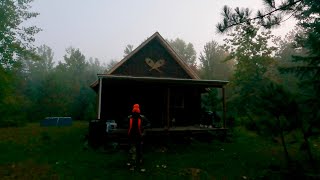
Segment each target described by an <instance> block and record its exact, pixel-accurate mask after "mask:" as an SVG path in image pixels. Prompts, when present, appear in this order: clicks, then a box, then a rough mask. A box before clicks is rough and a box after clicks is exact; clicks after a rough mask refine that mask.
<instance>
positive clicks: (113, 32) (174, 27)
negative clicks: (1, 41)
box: [28, 0, 294, 63]
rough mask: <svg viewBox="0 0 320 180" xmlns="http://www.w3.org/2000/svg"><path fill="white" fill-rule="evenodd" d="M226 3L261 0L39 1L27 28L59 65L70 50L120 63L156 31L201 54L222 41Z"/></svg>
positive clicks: (282, 32)
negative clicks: (218, 28)
mask: <svg viewBox="0 0 320 180" xmlns="http://www.w3.org/2000/svg"><path fill="white" fill-rule="evenodd" d="M224 5H228V6H231V7H233V8H235V7H237V6H239V7H249V8H255V9H256V8H259V7H262V0H223V1H222V0H131V1H130V0H115V1H111V0H35V1H34V2H33V3H32V4H31V6H32V11H35V12H38V13H40V15H39V16H37V17H36V18H34V19H31V20H29V21H28V24H31V25H36V26H38V27H40V28H42V29H43V31H42V32H40V33H39V34H37V35H36V43H35V44H36V45H41V44H46V45H48V46H49V47H51V48H52V49H53V51H54V53H55V55H54V59H55V61H63V55H65V49H66V48H68V47H70V46H73V47H75V48H79V49H80V50H81V52H82V53H83V54H84V55H85V56H86V58H87V59H89V57H93V58H98V59H99V60H100V61H102V62H105V63H108V62H109V61H110V60H111V59H114V60H121V59H122V58H123V50H124V48H125V46H126V45H127V44H132V45H134V47H137V46H138V45H140V44H141V43H142V42H143V41H144V40H145V39H147V38H148V37H150V36H151V35H152V34H153V33H155V32H156V31H158V32H159V33H160V34H161V35H162V36H163V37H164V38H165V39H175V38H181V39H183V40H184V41H186V42H191V43H192V44H193V45H194V47H195V49H196V51H197V55H199V53H200V51H202V50H203V46H204V45H205V43H206V42H208V41H211V40H215V41H218V42H219V43H222V39H223V38H224V36H223V35H220V34H217V33H216V29H215V26H216V24H217V23H218V22H220V21H221V19H222V17H221V15H220V13H221V11H222V7H223V6H224ZM293 26H294V23H293V21H291V20H289V21H286V22H285V24H284V25H283V26H282V27H281V28H278V29H276V30H275V31H274V32H275V33H276V34H277V35H285V34H286V33H287V32H289V31H290V30H291V29H292V28H293Z"/></svg>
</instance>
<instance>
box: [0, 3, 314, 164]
mask: <svg viewBox="0 0 320 180" xmlns="http://www.w3.org/2000/svg"><path fill="white" fill-rule="evenodd" d="M263 1H264V2H265V3H264V4H265V8H264V9H261V10H259V11H257V13H256V14H253V13H252V11H251V10H249V9H240V8H235V9H231V8H229V7H227V6H226V7H224V9H223V11H222V14H223V19H222V21H221V23H219V24H217V27H216V29H217V31H219V32H220V33H224V35H225V36H226V39H225V40H224V43H221V44H219V43H218V42H216V41H214V40H210V39H208V42H207V43H206V44H205V46H204V47H203V50H202V51H201V53H200V54H197V53H196V51H195V49H194V47H193V45H192V43H189V42H185V41H184V40H182V39H180V38H176V39H171V40H167V41H168V42H169V44H170V45H171V46H172V47H173V48H174V49H175V51H176V52H177V53H178V54H179V55H180V56H181V57H182V58H183V59H184V60H185V61H186V62H187V64H188V65H190V67H191V68H193V69H194V70H195V71H197V73H198V74H199V76H200V77H201V78H202V79H219V80H229V81H230V83H229V84H228V87H227V107H228V116H229V117H233V118H234V119H235V122H234V124H229V126H230V125H241V126H245V127H246V128H247V129H249V130H253V131H256V132H257V133H258V134H260V135H262V136H264V135H267V136H269V137H270V136H271V137H279V138H280V139H281V143H282V145H283V148H284V152H285V153H284V154H285V157H286V159H287V161H288V163H290V157H289V155H288V152H287V147H286V140H285V138H284V134H285V133H290V132H292V131H299V132H301V133H302V134H303V147H304V149H305V150H306V152H307V155H308V157H309V159H310V161H311V162H312V161H313V159H314V158H313V155H312V153H311V148H310V145H309V138H311V137H313V136H316V135H319V128H320V120H319V118H320V101H319V96H320V21H319V19H320V1H318V0H287V1H283V2H282V3H280V4H277V3H275V1H274V0H263ZM30 2H31V0H25V1H18V3H17V2H16V1H13V0H5V1H2V2H1V3H0V14H1V21H0V114H1V116H0V126H1V127H8V126H20V125H24V124H26V123H28V122H35V121H39V120H41V119H43V118H44V117H47V116H71V117H72V118H73V119H76V120H89V119H94V118H96V117H95V116H96V97H95V96H96V95H95V92H94V91H93V90H92V89H91V88H90V84H91V83H92V82H93V81H94V80H96V78H97V76H96V74H97V73H103V72H106V71H107V70H108V69H110V68H111V67H112V66H113V65H114V64H115V63H116V62H117V61H118V60H108V62H110V63H109V64H104V63H102V60H99V59H96V58H90V57H86V56H85V54H83V53H82V52H81V50H80V49H78V48H76V47H70V48H68V49H66V53H65V55H64V57H63V59H55V57H54V52H53V51H52V49H51V48H50V47H49V46H47V45H42V46H40V47H35V46H34V45H33V42H34V41H35V39H34V36H35V34H36V33H38V32H39V31H41V29H40V28H41V27H40V28H39V27H35V26H30V27H22V28H21V26H22V23H23V22H24V21H27V20H28V19H30V18H36V17H37V16H38V15H39V14H38V13H35V12H30V5H29V3H30ZM288 14H289V16H290V18H295V19H296V20H297V25H296V28H295V29H294V30H292V31H291V32H290V33H289V34H287V35H286V36H285V37H277V36H275V35H273V34H272V29H271V28H273V27H274V26H279V25H280V26H281V22H283V21H284V17H283V16H284V15H288ZM286 17H287V16H286ZM133 49H134V47H133V45H128V46H127V47H125V48H124V55H126V54H128V53H130V52H131V51H132V50H133ZM219 98H220V96H219V92H218V91H216V90H212V91H210V93H209V94H207V95H206V96H204V97H203V106H204V108H206V109H207V110H212V111H219V110H220V109H221V105H219V104H218V103H217V102H221V101H220V100H219Z"/></svg>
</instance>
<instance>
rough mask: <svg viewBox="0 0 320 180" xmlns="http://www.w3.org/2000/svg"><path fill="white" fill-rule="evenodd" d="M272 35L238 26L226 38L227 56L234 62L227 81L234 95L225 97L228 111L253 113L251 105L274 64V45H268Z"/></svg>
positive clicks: (245, 114) (267, 79) (267, 78)
mask: <svg viewBox="0 0 320 180" xmlns="http://www.w3.org/2000/svg"><path fill="white" fill-rule="evenodd" d="M247 29H251V31H250V32H248V31H247ZM271 38H272V35H271V34H270V32H261V33H260V32H259V29H258V28H257V27H255V26H253V25H248V26H247V27H246V28H237V29H236V31H234V32H233V33H230V35H229V38H227V39H225V42H226V43H227V44H226V45H225V48H226V50H228V51H229V52H230V54H229V57H228V59H230V60H235V61H236V64H235V70H234V75H233V77H232V78H231V82H230V88H232V89H233V94H232V96H231V97H230V98H229V100H228V101H229V104H230V107H229V110H230V109H231V111H233V112H234V113H235V114H238V115H239V116H247V115H249V114H252V113H255V111H256V109H255V108H253V107H254V103H255V102H256V101H257V96H258V95H259V92H260V90H261V89H262V88H263V87H264V84H265V83H267V82H269V81H270V79H271V77H270V76H271V75H273V74H271V75H269V74H268V73H267V72H268V70H269V69H270V66H271V65H272V64H273V63H274V59H273V58H272V56H271V55H272V52H273V50H275V48H274V47H269V46H268V40H269V39H271Z"/></svg>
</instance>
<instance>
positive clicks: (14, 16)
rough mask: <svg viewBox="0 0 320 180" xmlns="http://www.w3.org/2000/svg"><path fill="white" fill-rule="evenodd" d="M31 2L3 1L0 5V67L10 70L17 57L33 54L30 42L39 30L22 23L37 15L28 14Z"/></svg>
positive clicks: (26, 0)
mask: <svg viewBox="0 0 320 180" xmlns="http://www.w3.org/2000/svg"><path fill="white" fill-rule="evenodd" d="M32 1H33V0H19V1H16V0H3V1H1V3H0V17H1V21H0V42H1V44H0V66H2V67H3V68H12V67H13V66H14V65H15V63H17V59H18V58H19V57H25V56H30V55H32V54H33V52H32V51H33V50H32V49H33V47H32V44H31V43H32V42H33V41H34V40H35V39H34V35H35V34H37V33H38V32H39V31H40V29H39V28H37V27H36V26H30V27H25V26H22V23H23V22H24V21H26V20H28V19H30V18H34V17H36V16H37V15H38V13H35V12H30V11H29V9H30V7H31V6H30V5H29V4H30V3H31V2H32Z"/></svg>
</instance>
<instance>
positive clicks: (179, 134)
mask: <svg viewBox="0 0 320 180" xmlns="http://www.w3.org/2000/svg"><path fill="white" fill-rule="evenodd" d="M127 133H128V130H127V129H117V130H114V131H112V132H110V133H107V134H106V141H109V142H110V141H112V142H118V143H119V144H120V145H124V146H125V145H127V140H128V135H127ZM226 134H227V128H200V127H197V126H182V127H171V128H169V129H168V128H150V129H146V130H145V137H144V141H145V142H146V143H148V144H154V143H156V144H162V143H166V142H169V141H170V142H176V143H188V142H189V141H190V139H191V138H193V139H197V140H200V141H211V140H213V139H219V140H223V139H224V138H225V137H226Z"/></svg>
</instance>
